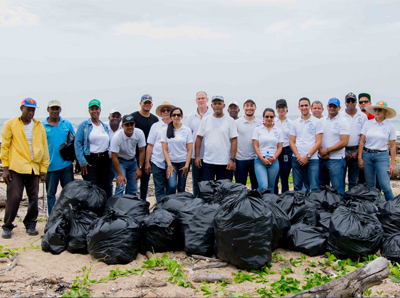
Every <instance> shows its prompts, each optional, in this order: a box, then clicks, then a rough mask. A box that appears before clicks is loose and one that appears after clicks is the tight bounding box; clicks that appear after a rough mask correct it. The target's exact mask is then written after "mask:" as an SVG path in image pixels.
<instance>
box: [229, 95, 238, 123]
mask: <svg viewBox="0 0 400 298" xmlns="http://www.w3.org/2000/svg"><path fill="white" fill-rule="evenodd" d="M227 111H228V114H229V116H231V117H232V118H233V120H238V119H239V112H240V108H239V104H238V102H237V101H235V100H232V101H231V102H230V103H229V104H228V110H227Z"/></svg>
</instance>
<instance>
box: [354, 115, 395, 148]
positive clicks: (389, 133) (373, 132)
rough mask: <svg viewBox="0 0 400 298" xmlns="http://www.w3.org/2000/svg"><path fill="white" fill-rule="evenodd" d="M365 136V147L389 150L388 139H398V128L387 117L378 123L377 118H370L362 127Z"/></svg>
mask: <svg viewBox="0 0 400 298" xmlns="http://www.w3.org/2000/svg"><path fill="white" fill-rule="evenodd" d="M361 134H363V135H364V136H365V146H364V148H368V149H373V150H388V141H393V140H396V139H397V136H396V128H395V127H394V125H393V123H392V122H390V121H389V120H387V119H385V120H383V121H382V123H381V124H378V122H377V121H376V119H371V120H368V121H366V122H365V123H364V126H363V128H362V129H361Z"/></svg>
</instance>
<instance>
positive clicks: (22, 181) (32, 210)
mask: <svg viewBox="0 0 400 298" xmlns="http://www.w3.org/2000/svg"><path fill="white" fill-rule="evenodd" d="M10 174H11V179H12V180H11V181H10V183H9V184H8V185H7V202H6V212H5V214H4V224H3V230H12V229H13V228H14V225H13V221H14V219H15V217H16V216H17V213H18V209H19V205H20V203H21V200H22V195H23V192H24V187H25V189H26V194H27V196H28V200H29V204H28V212H27V213H26V216H25V218H24V225H25V227H26V228H27V229H33V228H35V227H36V219H37V217H38V214H39V210H38V197H39V176H38V175H35V174H33V173H32V174H19V173H17V172H14V171H11V170H10Z"/></svg>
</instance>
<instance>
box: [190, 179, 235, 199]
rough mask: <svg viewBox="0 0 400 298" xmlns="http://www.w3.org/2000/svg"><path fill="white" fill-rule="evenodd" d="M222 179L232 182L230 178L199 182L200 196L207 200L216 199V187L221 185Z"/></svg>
mask: <svg viewBox="0 0 400 298" xmlns="http://www.w3.org/2000/svg"><path fill="white" fill-rule="evenodd" d="M222 181H229V182H231V181H230V180H228V179H224V180H210V181H201V182H199V184H198V185H199V198H202V199H205V200H207V201H210V200H214V194H215V189H216V188H217V187H218V186H220V185H221V183H222Z"/></svg>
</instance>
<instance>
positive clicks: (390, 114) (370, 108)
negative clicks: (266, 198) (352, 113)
mask: <svg viewBox="0 0 400 298" xmlns="http://www.w3.org/2000/svg"><path fill="white" fill-rule="evenodd" d="M376 108H378V109H382V110H386V111H387V113H386V118H388V119H390V118H394V117H396V115H397V113H396V111H395V110H394V109H392V108H389V107H388V105H387V103H386V102H385V101H379V102H377V103H376V104H375V105H374V106H372V105H371V106H366V107H365V110H366V111H367V112H368V113H370V114H372V115H373V114H374V109H376Z"/></svg>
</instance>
